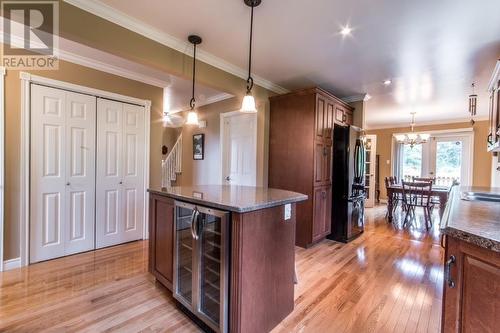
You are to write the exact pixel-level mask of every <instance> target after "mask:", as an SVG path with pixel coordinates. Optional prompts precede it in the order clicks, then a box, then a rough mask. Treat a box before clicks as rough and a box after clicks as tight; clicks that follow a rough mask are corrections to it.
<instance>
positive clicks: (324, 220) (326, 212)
mask: <svg viewBox="0 0 500 333" xmlns="http://www.w3.org/2000/svg"><path fill="white" fill-rule="evenodd" d="M331 199H332V189H331V186H330V185H327V186H319V187H316V188H314V193H313V201H314V202H313V207H314V211H313V228H312V232H313V234H312V239H313V242H314V241H317V240H319V239H321V238H323V237H325V236H326V235H327V234H329V233H330V230H331V207H332V203H331Z"/></svg>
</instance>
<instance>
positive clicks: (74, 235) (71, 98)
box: [64, 93, 96, 255]
mask: <svg viewBox="0 0 500 333" xmlns="http://www.w3.org/2000/svg"><path fill="white" fill-rule="evenodd" d="M66 109H67V112H66V155H65V156H66V158H65V160H66V194H67V195H66V204H65V207H66V218H65V222H66V223H65V225H66V226H67V230H66V232H65V233H64V235H65V254H66V255H68V254H73V253H78V252H83V251H88V250H92V249H94V235H95V230H94V226H95V137H96V132H95V127H96V98H95V97H94V96H88V95H82V94H76V93H66Z"/></svg>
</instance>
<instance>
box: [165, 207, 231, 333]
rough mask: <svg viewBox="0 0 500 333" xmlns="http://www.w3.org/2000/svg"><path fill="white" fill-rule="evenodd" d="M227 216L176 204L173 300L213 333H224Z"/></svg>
mask: <svg viewBox="0 0 500 333" xmlns="http://www.w3.org/2000/svg"><path fill="white" fill-rule="evenodd" d="M228 218H229V213H228V212H223V211H219V210H215V209H211V208H207V207H200V206H196V205H193V204H188V203H184V202H178V201H176V203H175V236H174V237H175V239H174V241H175V256H174V297H175V298H176V299H177V300H178V301H179V302H180V303H181V304H182V305H183V306H184V307H185V308H187V310H189V311H191V313H192V314H194V315H195V316H196V317H198V318H199V319H200V320H202V321H203V322H204V323H205V324H206V325H208V326H209V327H210V328H211V329H213V330H214V331H216V332H227V329H228V327H227V320H228V319H227V313H228V311H227V308H228V304H227V302H228V264H229V263H228V250H229V248H228V246H229V245H228V230H227V228H228V225H227V223H228Z"/></svg>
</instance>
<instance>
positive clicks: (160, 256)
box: [149, 194, 174, 291]
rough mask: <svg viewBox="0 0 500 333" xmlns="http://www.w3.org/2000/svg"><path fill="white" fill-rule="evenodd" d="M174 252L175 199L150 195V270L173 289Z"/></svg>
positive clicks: (161, 281)
mask: <svg viewBox="0 0 500 333" xmlns="http://www.w3.org/2000/svg"><path fill="white" fill-rule="evenodd" d="M173 253H174V200H173V199H171V198H167V197H164V196H160V195H155V194H150V197H149V272H150V273H151V274H153V275H154V276H155V278H156V279H157V280H158V281H159V282H160V283H161V284H163V285H164V286H165V287H167V288H168V289H170V291H172V283H173V266H174V265H173Z"/></svg>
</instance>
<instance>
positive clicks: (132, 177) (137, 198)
mask: <svg viewBox="0 0 500 333" xmlns="http://www.w3.org/2000/svg"><path fill="white" fill-rule="evenodd" d="M123 142H124V145H123V157H124V161H123V171H124V172H123V187H122V188H123V202H122V205H123V206H122V211H123V212H124V214H125V216H124V220H123V225H122V226H123V229H122V230H123V234H124V235H123V237H124V240H125V241H132V240H136V239H141V238H142V235H143V218H144V196H145V192H144V146H145V133H144V107H140V106H136V105H131V104H123Z"/></svg>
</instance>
